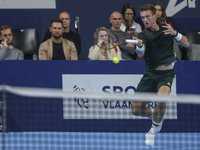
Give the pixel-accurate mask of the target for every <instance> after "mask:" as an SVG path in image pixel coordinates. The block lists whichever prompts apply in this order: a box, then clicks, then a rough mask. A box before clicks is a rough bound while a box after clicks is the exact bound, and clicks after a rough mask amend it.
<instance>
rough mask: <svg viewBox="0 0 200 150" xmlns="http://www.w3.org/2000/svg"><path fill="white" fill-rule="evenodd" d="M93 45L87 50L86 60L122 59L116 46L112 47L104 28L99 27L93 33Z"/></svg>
mask: <svg viewBox="0 0 200 150" xmlns="http://www.w3.org/2000/svg"><path fill="white" fill-rule="evenodd" d="M94 43H95V45H93V46H91V47H90V49H89V55H88V58H89V59H90V60H112V59H113V57H117V58H118V59H119V60H121V59H122V57H121V51H120V49H119V47H118V46H114V45H112V40H111V37H110V35H109V32H108V30H107V29H106V28H104V27H99V28H97V29H96V32H95V33H94Z"/></svg>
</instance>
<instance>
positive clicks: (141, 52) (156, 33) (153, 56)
mask: <svg viewBox="0 0 200 150" xmlns="http://www.w3.org/2000/svg"><path fill="white" fill-rule="evenodd" d="M140 16H141V18H142V21H143V23H144V25H145V27H146V29H145V30H143V32H141V33H139V34H138V39H137V42H136V43H135V44H136V47H137V48H136V53H137V54H138V56H139V57H142V56H144V60H145V64H146V70H145V73H144V75H143V77H142V79H141V81H140V83H139V84H138V87H137V92H155V93H157V94H165V95H168V94H169V93H170V92H171V85H172V81H173V78H174V76H175V72H174V70H173V63H174V61H175V56H174V53H173V39H176V40H177V41H178V42H179V43H180V44H181V45H182V46H183V47H189V42H188V39H187V37H185V36H183V35H182V34H181V33H179V32H177V31H176V30H174V29H173V28H172V26H171V25H170V24H167V23H166V22H165V24H163V25H158V24H157V23H156V9H155V7H154V6H153V5H151V4H145V5H143V6H141V7H140ZM147 103H148V102H133V104H132V113H133V115H136V116H144V117H149V118H151V119H152V127H151V129H150V130H149V132H148V133H147V134H146V140H145V143H146V144H147V145H148V146H154V140H155V137H156V133H158V132H160V130H161V128H162V123H163V120H164V115H165V109H166V103H165V102H158V103H157V105H156V108H155V109H154V110H153V112H152V111H151V109H149V108H148V107H146V105H147Z"/></svg>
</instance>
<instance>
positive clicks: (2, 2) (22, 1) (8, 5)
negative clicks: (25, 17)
mask: <svg viewBox="0 0 200 150" xmlns="http://www.w3.org/2000/svg"><path fill="white" fill-rule="evenodd" d="M0 8H1V9H55V8H56V0H0Z"/></svg>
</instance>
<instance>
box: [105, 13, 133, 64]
mask: <svg viewBox="0 0 200 150" xmlns="http://www.w3.org/2000/svg"><path fill="white" fill-rule="evenodd" d="M122 19H123V16H122V14H121V13H120V12H119V11H113V12H112V13H111V14H110V25H111V28H110V29H108V31H109V34H110V36H111V39H112V40H113V41H115V40H116V38H117V39H118V42H119V43H120V44H119V45H118V46H119V48H120V50H121V53H122V59H123V60H135V59H136V56H137V54H136V52H135V45H134V44H132V43H126V42H123V41H124V40H125V39H132V36H131V35H130V34H128V33H126V32H123V31H121V30H120V26H121V24H122Z"/></svg>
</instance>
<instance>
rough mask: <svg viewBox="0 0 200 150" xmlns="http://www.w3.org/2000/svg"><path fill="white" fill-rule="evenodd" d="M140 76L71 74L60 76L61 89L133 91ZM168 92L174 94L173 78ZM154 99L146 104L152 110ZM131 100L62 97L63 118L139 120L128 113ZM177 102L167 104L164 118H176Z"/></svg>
mask: <svg viewBox="0 0 200 150" xmlns="http://www.w3.org/2000/svg"><path fill="white" fill-rule="evenodd" d="M141 77H142V75H113V74H109V75H108V74H106V75H102V74H94V75H91V74H78V75H77V74H73V75H66V74H64V75H62V81H63V90H64V91H71V92H97V91H98V92H104V93H108V94H109V93H119V94H120V93H123V94H124V93H127V94H134V93H135V90H136V88H137V85H138V83H139V81H140V79H141ZM171 94H176V80H174V82H173V86H172V92H171ZM155 105H156V102H149V104H148V106H147V107H150V108H151V109H154V108H155ZM131 107H132V101H127V100H124V101H122V100H117V99H116V100H108V99H107V100H94V99H93V100H91V99H83V98H79V97H77V98H74V99H65V100H63V112H64V114H63V115H64V119H140V118H141V117H136V116H134V115H133V114H132V113H131ZM176 108H177V106H176V103H167V111H166V117H165V118H166V119H177V109H176Z"/></svg>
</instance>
